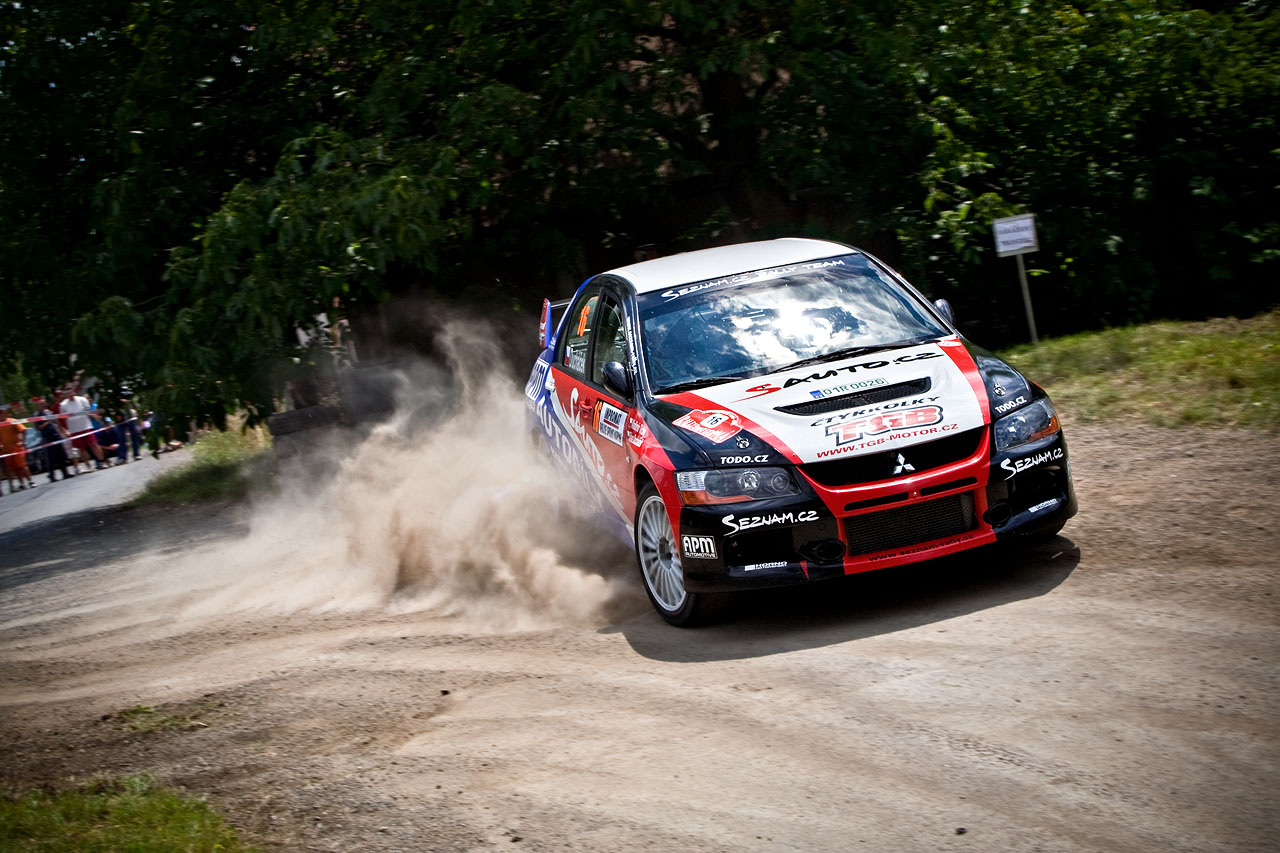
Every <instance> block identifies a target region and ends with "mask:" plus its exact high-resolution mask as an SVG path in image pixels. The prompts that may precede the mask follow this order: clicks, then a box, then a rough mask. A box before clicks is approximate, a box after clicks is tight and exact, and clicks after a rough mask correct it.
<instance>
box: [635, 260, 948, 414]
mask: <svg viewBox="0 0 1280 853" xmlns="http://www.w3.org/2000/svg"><path fill="white" fill-rule="evenodd" d="M673 294H674V295H673ZM639 308H640V337H641V349H642V351H643V353H644V359H645V367H646V370H647V371H648V374H649V381H650V385H651V386H652V387H653V389H654V391H655V392H657V393H661V392H662V389H664V388H670V387H676V386H678V385H682V384H684V383H688V382H696V381H698V380H700V379H706V378H713V377H724V378H738V377H747V376H758V375H761V374H764V373H769V372H772V371H774V370H779V369H782V368H784V367H786V366H787V365H789V364H793V363H795V362H796V361H799V360H801V359H809V358H814V357H818V356H822V355H824V354H826V353H831V352H836V351H839V350H846V349H849V348H853V347H877V346H886V345H890V344H894V343H903V342H908V341H913V340H919V339H921V338H924V337H929V336H943V335H946V334H948V331H947V329H945V328H944V327H943V326H941V325H940V324H939V323H938V322H937V320H936V319H934V318H933V316H932V315H931V314H930V313H929V312H928V310H927V309H926V308H925V307H924V306H923V305H921V304H920V303H919V301H918V300H916V299H914V298H913V297H912V296H911V295H910V294H908V293H907V292H906V291H905V290H904V289H903V288H901V287H900V286H899V285H898V284H897V283H896V282H894V281H893V280H892V279H891V278H890V276H889V275H888V274H887V273H885V272H883V271H882V270H881V269H880V268H879V267H878V266H876V265H875V264H874V263H873V262H872V261H871V260H870V259H868V258H867V257H866V256H864V255H858V254H855V255H843V256H840V257H836V258H829V259H827V260H824V261H815V262H811V263H808V264H802V265H795V266H792V267H783V268H778V269H775V270H761V271H758V272H756V273H746V274H742V275H735V276H730V277H726V278H722V279H712V280H709V281H705V282H695V283H692V284H690V285H688V286H686V287H682V288H679V289H677V290H669V291H666V292H664V293H649V294H645V295H644V296H642V297H641V298H640V305H639Z"/></svg>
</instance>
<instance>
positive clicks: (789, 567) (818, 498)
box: [680, 432, 1077, 592]
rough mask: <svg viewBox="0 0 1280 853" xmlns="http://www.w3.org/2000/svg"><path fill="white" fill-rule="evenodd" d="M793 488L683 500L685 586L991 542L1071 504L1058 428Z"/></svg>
mask: <svg viewBox="0 0 1280 853" xmlns="http://www.w3.org/2000/svg"><path fill="white" fill-rule="evenodd" d="M797 470H798V471H799V472H800V473H802V474H804V476H803V478H802V479H803V480H804V481H805V484H806V489H805V491H806V493H805V494H803V495H799V496H796V497H793V498H785V499H777V500H771V501H756V502H751V503H740V504H726V505H719V506H711V507H705V506H697V507H689V506H686V507H682V508H681V510H680V540H681V563H682V565H683V568H684V579H685V587H686V589H688V590H690V591H692V592H714V591H722V590H732V589H748V588H758V587H770V586H782V585H788V584H796V583H806V582H809V581H813V580H820V579H824V578H830V577H837V576H841V575H848V574H856V573H858V572H865V571H870V570H873V569H879V568H887V567H889V566H895V565H902V564H906V563H914V562H919V561H921V560H928V559H933V558H935V557H941V556H944V555H946V554H951V553H956V552H958V551H964V550H968V549H970V548H976V547H979V546H981V545H986V544H989V543H992V542H995V541H997V540H1003V539H1006V538H1018V537H1025V536H1033V535H1036V534H1044V533H1047V532H1049V531H1054V530H1057V529H1058V528H1060V527H1061V526H1062V524H1063V522H1065V521H1066V520H1067V519H1068V518H1070V517H1071V516H1073V515H1075V513H1076V508H1077V505H1076V497H1075V490H1074V487H1073V485H1072V482H1071V474H1070V466H1069V462H1068V455H1067V447H1066V442H1065V440H1064V438H1063V436H1062V433H1060V432H1059V433H1057V434H1056V435H1054V436H1051V437H1049V438H1047V439H1044V440H1042V441H1040V442H1037V443H1035V444H1030V445H1025V446H1022V447H1019V448H1017V449H1016V450H1014V451H1011V452H1007V453H1003V454H997V455H995V456H994V457H993V456H992V453H991V444H990V438H989V436H988V437H984V438H983V439H982V440H981V441H979V443H978V447H977V448H976V450H975V451H974V452H973V453H972V454H971V455H969V456H967V457H966V458H964V459H961V460H958V461H956V462H954V463H951V464H947V465H942V466H939V467H935V468H933V469H931V470H929V471H926V472H924V473H920V474H914V475H910V476H905V477H897V478H893V479H887V480H879V481H875V482H870V483H858V484H853V485H823V484H822V483H819V482H817V481H816V480H815V479H814V478H812V477H810V476H809V474H808V473H807V472H806V470H805V467H804V466H801V467H800V468H798V469H797Z"/></svg>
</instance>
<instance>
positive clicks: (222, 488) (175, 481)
mask: <svg viewBox="0 0 1280 853" xmlns="http://www.w3.org/2000/svg"><path fill="white" fill-rule="evenodd" d="M270 447H271V438H270V436H269V435H268V434H267V431H266V430H264V429H262V428H261V427H257V428H255V429H249V430H242V429H240V427H239V426H238V425H234V424H230V423H229V424H228V425H227V429H226V431H224V432H210V433H207V434H206V435H204V436H201V437H200V438H198V439H197V440H196V441H195V442H194V443H193V444H192V445H191V459H190V461H188V462H185V463H184V464H182V465H181V466H179V467H177V468H174V469H173V470H171V471H166V472H164V473H163V474H160V475H159V476H157V477H154V478H152V480H151V481H150V482H149V483H147V487H146V488H145V489H143V490H142V492H140V493H139V494H138V495H137V496H136V497H135V498H133V500H132V501H130V503H132V504H135V505H136V504H145V503H192V502H196V501H209V500H230V499H235V498H242V497H244V496H245V495H247V494H248V493H249V490H250V488H251V487H252V485H253V478H252V477H251V476H250V472H252V471H254V470H255V469H257V468H260V467H261V465H260V463H261V461H262V460H261V457H262V456H263V454H264V453H265V452H266V451H267V450H268V449H269V448H270Z"/></svg>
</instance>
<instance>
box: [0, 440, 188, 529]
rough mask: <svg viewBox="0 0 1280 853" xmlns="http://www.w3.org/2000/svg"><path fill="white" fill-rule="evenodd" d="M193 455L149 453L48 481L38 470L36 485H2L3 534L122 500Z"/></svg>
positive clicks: (0, 516) (184, 452)
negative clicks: (16, 487)
mask: <svg viewBox="0 0 1280 853" xmlns="http://www.w3.org/2000/svg"><path fill="white" fill-rule="evenodd" d="M190 458H191V454H190V451H188V450H185V449H184V450H179V451H176V452H173V453H163V454H161V455H160V457H159V459H154V458H152V457H151V456H150V455H149V454H148V455H144V456H143V457H142V459H140V460H138V461H136V462H132V461H131V462H129V464H127V465H116V466H112V467H110V468H105V469H103V470H101V471H98V470H94V471H91V472H89V473H87V474H86V473H81V474H80V475H79V476H77V477H74V478H72V479H70V480H63V479H59V480H58V481H57V482H56V483H50V482H49V475H48V474H36V475H34V479H35V482H36V487H35V488H34V489H24V490H22V491H17V492H13V493H10V492H9V488H8V486H7V485H6V486H3V487H0V489H3V491H4V497H0V534H3V533H8V532H9V531H11V530H17V529H18V528H20V527H22V526H24V525H28V524H34V523H36V522H41V521H45V520H47V519H51V518H55V517H57V516H60V515H70V514H72V513H78V512H84V511H86V510H92V509H103V508H106V507H110V506H115V505H118V504H122V503H124V502H126V501H128V500H129V499H130V498H131V497H133V496H134V495H136V494H138V493H139V492H141V491H142V490H143V489H144V488H146V486H147V483H148V482H149V481H150V480H151V478H152V477H154V476H156V475H157V474H160V473H162V472H164V471H168V470H171V469H172V468H175V467H177V466H178V465H181V464H182V463H183V462H185V461H187V460H188V459H190Z"/></svg>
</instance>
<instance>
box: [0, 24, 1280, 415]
mask: <svg viewBox="0 0 1280 853" xmlns="http://www.w3.org/2000/svg"><path fill="white" fill-rule="evenodd" d="M0 27H2V29H3V34H4V38H3V43H2V44H0V62H2V63H3V64H2V65H0V158H3V169H0V226H2V228H0V275H2V276H3V277H4V281H3V292H4V299H3V302H2V303H0V304H3V311H4V314H3V324H2V327H0V354H2V355H3V357H4V358H7V359H9V360H11V361H12V360H13V359H15V358H16V357H21V359H22V361H23V363H24V365H25V366H26V369H27V372H28V373H29V374H35V375H38V376H40V377H41V378H43V379H44V380H46V381H48V382H55V381H58V380H60V379H62V378H65V377H66V375H67V373H68V370H69V367H68V365H69V360H70V358H71V355H72V353H74V354H75V357H76V365H77V367H80V368H84V369H86V370H89V371H92V372H96V373H97V374H99V375H102V376H104V377H108V378H110V379H111V381H114V382H116V383H120V382H124V381H131V382H133V383H134V384H135V385H136V386H138V387H149V388H155V389H157V395H158V396H157V405H163V406H165V407H167V408H169V409H170V410H171V411H173V412H175V413H182V414H184V415H193V416H199V417H210V418H213V419H214V420H215V421H217V422H221V419H222V415H223V414H224V413H225V412H226V411H227V410H228V409H233V408H236V407H240V406H247V407H249V408H250V410H251V411H253V412H256V413H258V414H259V415H264V414H266V413H268V412H269V411H270V409H271V406H272V401H273V397H274V396H275V395H276V394H278V392H279V383H280V375H281V374H280V372H279V366H280V365H281V364H283V363H287V360H288V359H289V358H290V357H291V356H296V355H298V352H297V338H296V335H295V327H297V326H298V325H302V326H307V325H309V324H310V323H312V322H314V318H315V317H316V316H317V315H319V314H321V313H324V312H326V311H328V312H330V313H332V312H333V311H334V310H335V306H337V309H336V310H341V311H342V312H344V313H349V314H359V313H360V312H369V311H372V310H375V309H376V308H377V306H378V305H380V304H383V303H385V302H386V301H387V300H389V299H392V298H395V297H400V296H420V295H431V296H434V297H436V298H440V299H447V300H456V301H463V302H467V303H471V304H483V305H486V306H489V307H490V310H495V311H500V312H507V311H510V310H513V308H514V309H520V308H521V306H523V310H525V311H530V310H531V308H532V306H533V305H534V304H535V301H534V300H535V298H540V297H541V296H542V295H543V294H544V293H545V294H552V293H555V294H559V295H563V294H564V293H565V291H567V290H568V289H569V288H570V287H571V286H572V284H573V283H574V282H575V281H576V280H577V279H578V278H580V277H581V276H582V275H584V274H586V273H587V272H591V271H596V270H599V269H602V268H605V267H607V266H612V265H616V264H619V263H625V262H628V261H630V259H631V257H632V252H633V250H634V249H635V248H636V247H637V246H638V245H641V244H648V243H654V244H658V245H659V246H660V247H662V248H663V249H664V250H666V251H675V250H683V249H688V248H697V247H700V246H703V245H707V244H711V243H714V242H726V241H731V240H738V239H750V238H760V237H769V236H777V235H783V234H809V235H814V236H823V237H829V238H834V239H838V240H842V241H845V242H849V243H852V244H854V245H859V246H863V247H865V248H867V249H870V250H871V251H873V252H876V253H877V254H879V255H881V256H882V257H883V258H885V259H886V260H888V261H889V262H891V263H893V264H895V265H896V266H898V267H899V268H900V269H901V270H902V271H903V272H904V273H905V274H907V275H908V276H909V277H911V278H912V279H913V280H914V281H915V282H916V283H917V284H919V285H920V286H922V287H923V288H924V289H925V290H927V291H929V292H930V293H931V294H933V295H935V296H946V297H947V298H949V299H951V300H952V302H953V303H954V304H956V306H957V308H958V309H959V313H960V318H961V322H962V325H965V327H966V328H968V329H970V330H971V331H972V332H973V333H974V334H975V335H977V336H978V337H980V338H981V339H982V340H983V341H984V342H986V343H989V344H1000V343H1005V342H1009V341H1012V340H1016V339H1019V338H1020V337H1021V335H1022V334H1023V328H1022V320H1021V311H1020V303H1019V302H1018V299H1017V295H1016V294H1017V281H1016V275H1015V273H1014V271H1013V266H1012V262H1011V261H1007V260H1005V261H998V260H997V259H995V257H994V250H993V247H992V239H991V233H990V222H991V220H992V219H994V218H997V217H1000V216H1004V215H1009V214H1013V213H1018V212H1023V211H1034V212H1035V213H1036V214H1037V216H1038V223H1039V226H1040V242H1041V246H1042V251H1041V252H1039V253H1037V254H1034V255H1030V256H1028V258H1027V260H1028V263H1029V265H1030V266H1031V267H1032V272H1033V273H1034V274H1036V278H1035V279H1034V291H1035V299H1036V303H1037V307H1038V309H1039V310H1040V314H1041V317H1040V322H1041V328H1042V331H1044V332H1047V333H1049V334H1053V333H1062V332H1067V331H1073V330H1076V329H1080V328H1087V327H1091V326H1098V325H1103V324H1122V323H1127V322H1133V321H1139V320H1145V319H1150V318H1153V317H1157V316H1185V317H1195V316H1205V315H1210V314H1221V313H1245V312H1250V311H1254V310H1257V309H1259V308H1263V307H1266V306H1268V305H1270V304H1272V303H1274V302H1275V297H1274V296H1273V295H1272V291H1271V288H1272V287H1273V286H1274V282H1275V281H1276V280H1277V260H1278V258H1280V190H1278V189H1277V187H1278V186H1280V134H1278V133H1277V130H1276V117H1277V116H1278V115H1280V13H1277V12H1275V11H1272V10H1271V9H1270V8H1269V5H1268V4H1262V3H1244V4H1217V5H1216V6H1211V7H1209V8H1199V7H1192V6H1189V5H1185V4H1182V3H1175V2H1159V0H1126V2H1115V0H1092V1H1091V2H1077V3H1048V4H1043V3H1042V4H1009V3H1004V2H994V0H985V2H984V0H979V2H949V0H944V2H929V3H924V2H879V1H878V0H876V1H875V2H835V0H798V2H797V1H796V0H790V1H789V2H785V3H782V2H769V1H768V0H726V2H721V3H716V4H704V3H693V2H675V3H661V4H659V3H654V2H640V0H613V2H610V3H601V2H598V0H550V2H539V3H530V2H523V0H491V1H490V0H486V2H478V0H466V2H456V3H453V4H435V3H419V2H411V0H364V2H358V3H357V2H350V0H330V2H280V0H275V1H274V2H273V1H272V0H263V2H245V0H219V2H207V3H204V4H201V3H199V2H197V3H178V2H173V0H152V2H147V3H142V2H128V0H101V2H94V3H73V2H66V0H61V2H57V3H47V2H39V0H35V2H24V3H22V4H20V5H18V4H6V5H5V7H4V9H3V11H0ZM493 306H499V307H498V308H494V307H493Z"/></svg>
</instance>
